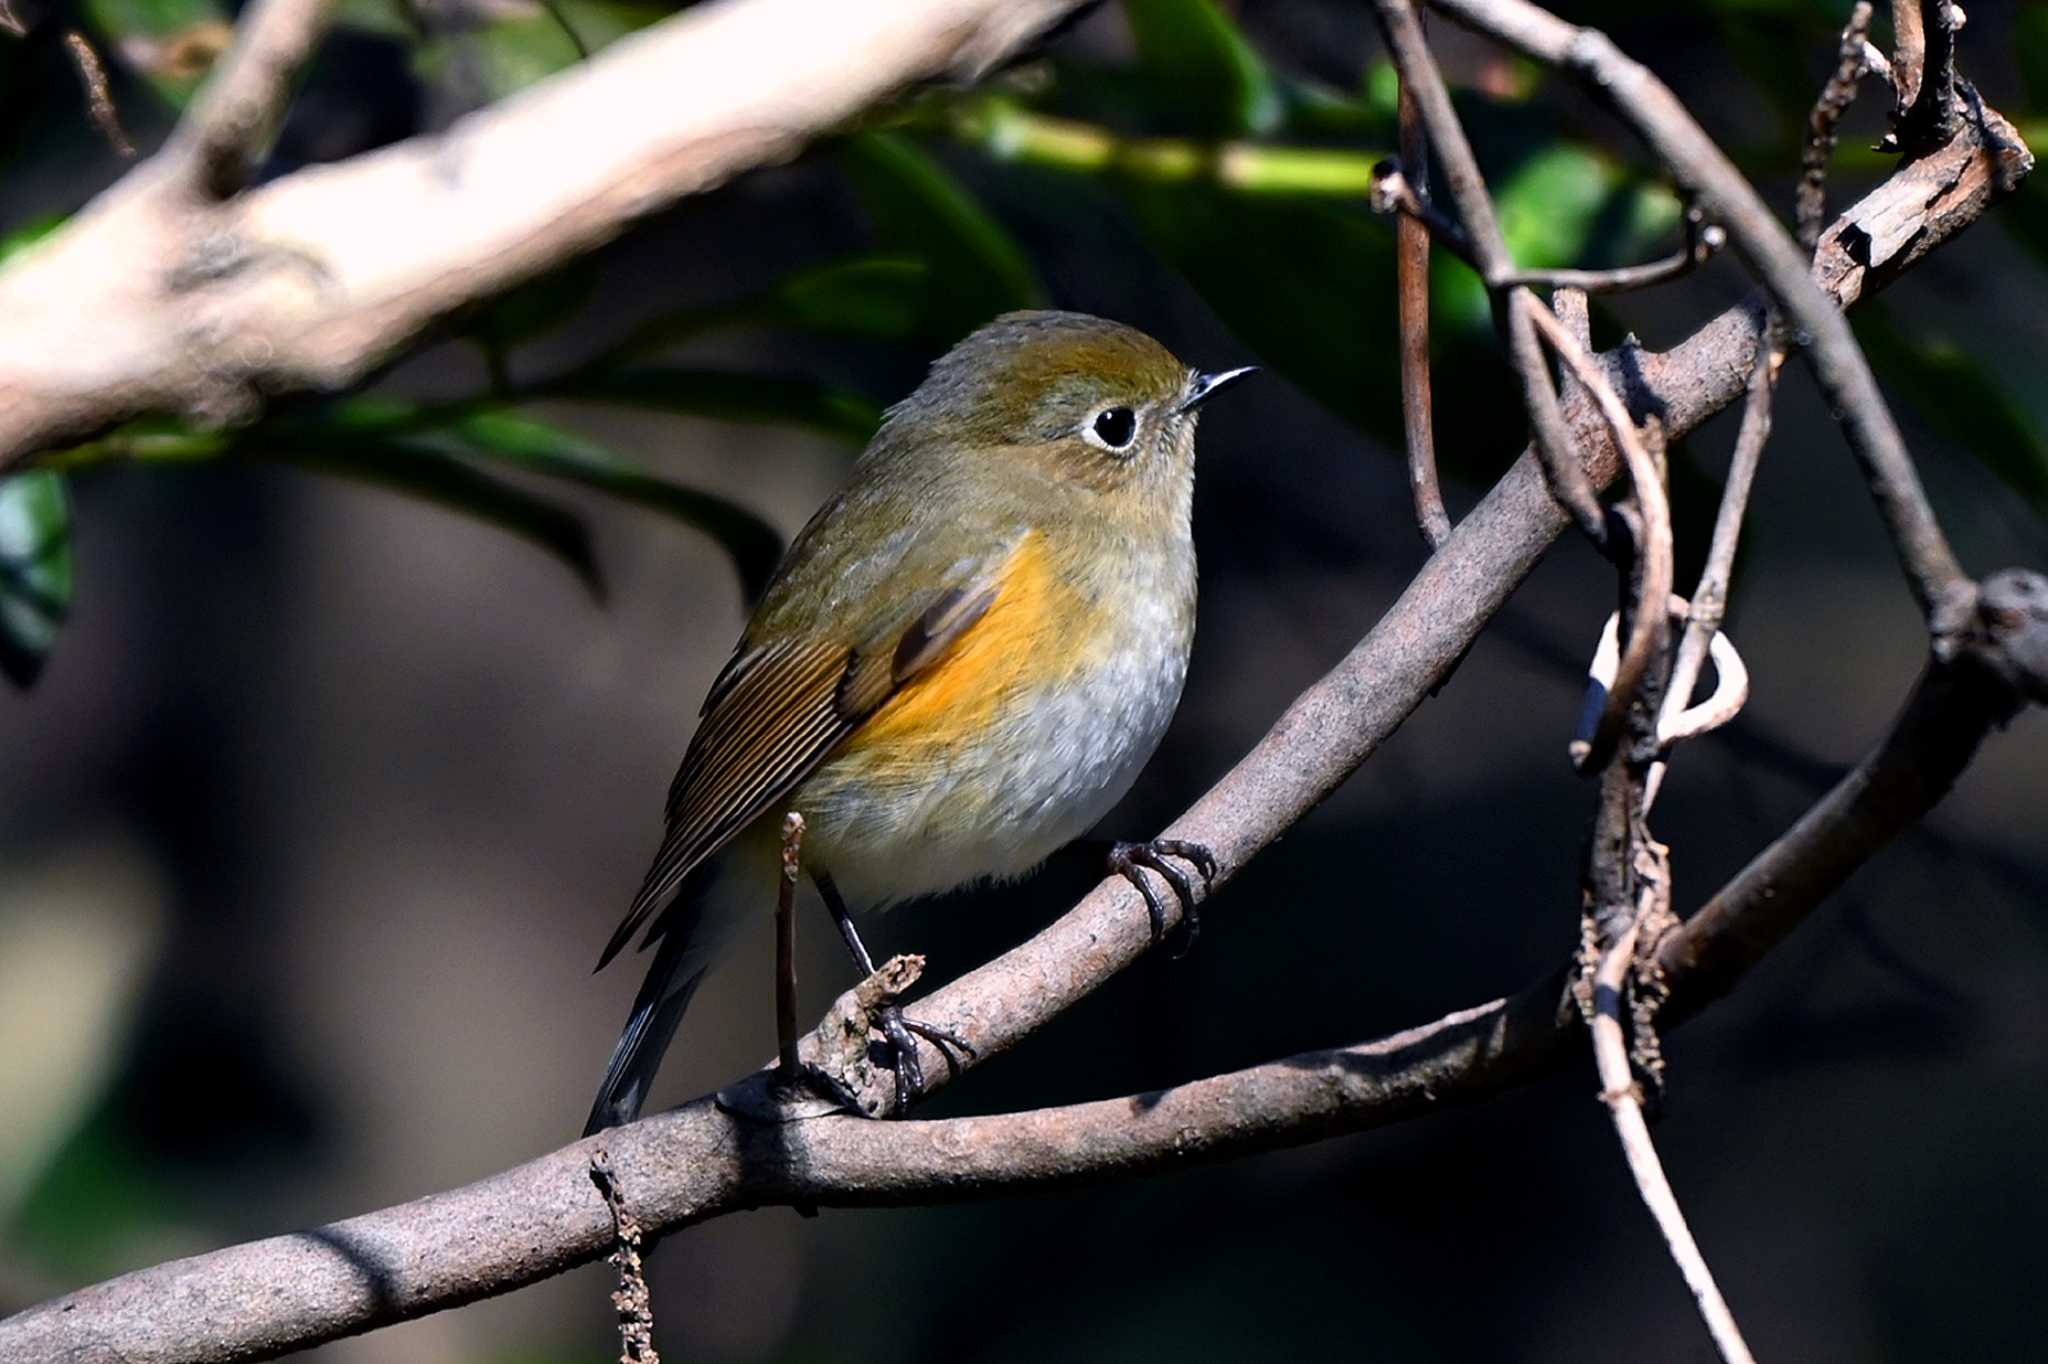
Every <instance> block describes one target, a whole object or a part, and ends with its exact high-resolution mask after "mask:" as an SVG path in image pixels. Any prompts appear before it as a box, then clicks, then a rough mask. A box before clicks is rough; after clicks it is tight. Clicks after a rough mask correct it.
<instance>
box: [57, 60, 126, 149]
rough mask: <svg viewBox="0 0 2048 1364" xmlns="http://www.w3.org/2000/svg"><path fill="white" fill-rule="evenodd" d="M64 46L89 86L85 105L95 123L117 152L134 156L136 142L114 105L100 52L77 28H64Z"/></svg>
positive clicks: (79, 75)
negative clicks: (123, 125)
mask: <svg viewBox="0 0 2048 1364" xmlns="http://www.w3.org/2000/svg"><path fill="white" fill-rule="evenodd" d="M64 50H65V51H66V52H67V53H69V54H70V56H71V64H72V66H74V67H76V68H77V69H78V83H79V84H80V85H82V86H84V87H85V108H86V112H87V113H89V114H91V115H92V122H93V126H94V127H95V128H98V129H99V130H100V136H101V137H104V138H105V139H107V145H108V146H110V147H112V148H113V149H114V154H115V155H116V156H120V157H123V158H127V157H132V156H134V155H135V144H134V143H133V142H130V141H129V140H128V134H127V132H126V131H124V130H123V129H122V127H121V111H120V110H118V109H116V108H115V107H114V95H113V92H112V91H111V90H109V89H108V88H107V68H106V67H105V65H103V64H102V63H101V61H100V54H99V53H98V52H95V51H94V50H93V46H92V43H91V41H90V40H88V39H87V38H86V36H85V35H84V34H83V33H80V32H79V31H78V30H77V29H75V28H72V29H66V30H65V31H64Z"/></svg>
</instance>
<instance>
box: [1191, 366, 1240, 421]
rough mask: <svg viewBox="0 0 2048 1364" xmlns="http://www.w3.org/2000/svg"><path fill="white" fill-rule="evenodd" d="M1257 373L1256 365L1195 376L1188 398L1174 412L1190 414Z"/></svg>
mask: <svg viewBox="0 0 2048 1364" xmlns="http://www.w3.org/2000/svg"><path fill="white" fill-rule="evenodd" d="M1258 372H1259V367H1258V366H1257V365H1244V366H1241V367H1239V368H1237V369H1219V370H1217V371H1216V372H1215V373H1213V374H1197V375H1196V376H1195V381H1194V383H1192V384H1190V385H1189V386H1188V396H1187V397H1185V398H1183V399H1181V400H1180V406H1179V407H1177V408H1175V409H1174V410H1175V411H1176V412H1181V413H1187V412H1192V411H1194V410H1195V409H1196V408H1198V407H1200V406H1201V405H1202V404H1203V403H1206V402H1208V401H1209V400H1210V399H1211V398H1213V397H1215V396H1216V395H1217V394H1218V393H1221V392H1222V391H1223V390H1224V389H1226V388H1228V387H1230V385H1232V384H1234V383H1236V382H1237V381H1238V380H1239V379H1242V378H1244V376H1245V375H1247V374H1257V373H1258Z"/></svg>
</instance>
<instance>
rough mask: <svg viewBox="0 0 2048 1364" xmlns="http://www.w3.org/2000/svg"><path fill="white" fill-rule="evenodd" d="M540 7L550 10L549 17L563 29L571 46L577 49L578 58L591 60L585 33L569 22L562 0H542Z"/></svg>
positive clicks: (557, 26)
mask: <svg viewBox="0 0 2048 1364" xmlns="http://www.w3.org/2000/svg"><path fill="white" fill-rule="evenodd" d="M540 7H541V8H542V9H544V10H546V11H547V12H548V18H550V19H552V20H554V21H555V27H556V28H558V29H560V30H562V36H563V37H565V38H567V39H568V40H569V46H570V47H573V48H575V49H576V60H577V61H579V62H587V61H589V60H590V47H589V45H588V44H586V43H585V42H584V41H583V35H582V34H580V33H578V32H577V31H576V25H574V24H572V23H570V22H569V16H568V15H567V14H565V13H563V11H562V6H561V2H560V0H540Z"/></svg>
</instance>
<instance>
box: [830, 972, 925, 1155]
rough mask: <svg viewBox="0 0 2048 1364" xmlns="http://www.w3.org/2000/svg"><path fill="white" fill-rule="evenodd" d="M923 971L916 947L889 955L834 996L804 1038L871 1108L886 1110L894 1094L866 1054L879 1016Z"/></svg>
mask: <svg viewBox="0 0 2048 1364" xmlns="http://www.w3.org/2000/svg"><path fill="white" fill-rule="evenodd" d="M923 974H924V958H923V957H922V956H921V955H919V954H917V953H914V952H912V953H905V954H901V955H898V956H894V957H891V958H889V960H887V961H885V962H883V963H882V964H881V965H880V966H879V967H877V968H876V969H875V973H874V974H873V975H871V976H869V977H868V978H867V979H865V980H863V981H861V982H860V983H859V984H858V985H856V986H854V987H853V988H852V989H851V990H848V991H847V992H846V993H845V994H843V995H841V996H839V998H838V999H835V1000H833V1001H832V1007H831V1009H830V1010H828V1011H827V1012H826V1014H825V1018H824V1021H823V1022H821V1023H819V1024H818V1027H817V1030H816V1031H815V1032H813V1033H812V1034H811V1036H810V1038H809V1039H807V1041H808V1043H809V1044H810V1046H811V1047H813V1048H815V1051H814V1053H813V1055H814V1059H815V1062H816V1064H817V1066H818V1068H819V1069H820V1070H822V1071H823V1072H824V1073H825V1074H826V1075H827V1076H829V1077H831V1078H832V1079H833V1080H836V1081H838V1082H839V1083H840V1084H843V1085H844V1086H845V1087H846V1088H847V1090H848V1091H850V1092H851V1093H853V1094H854V1095H857V1096H859V1097H860V1099H861V1100H862V1107H863V1108H864V1109H865V1110H866V1111H867V1112H869V1113H870V1114H874V1115H877V1116H879V1115H880V1114H882V1113H884V1112H886V1111H888V1107H889V1104H890V1102H891V1101H892V1100H893V1098H894V1095H895V1081H894V1078H893V1076H892V1075H891V1074H890V1073H889V1072H887V1071H886V1070H884V1069H883V1068H881V1067H879V1066H877V1065H876V1064H875V1063H874V1060H873V1058H872V1057H871V1056H870V1055H869V1051H870V1044H871V1040H872V1038H873V1037H875V1036H876V1035H878V1029H879V1027H880V1024H879V1022H878V1016H879V1015H880V1014H881V1012H882V1010H884V1009H886V1008H888V1007H889V1006H890V1005H891V1004H894V1003H895V1002H896V1001H897V1000H898V999H900V998H902V997H903V996H904V995H906V994H908V993H909V992H910V988H911V987H912V986H913V985H915V984H917V981H918V977H920V976H922V975H923Z"/></svg>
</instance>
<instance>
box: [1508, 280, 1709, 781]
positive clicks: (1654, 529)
mask: <svg viewBox="0 0 2048 1364" xmlns="http://www.w3.org/2000/svg"><path fill="white" fill-rule="evenodd" d="M1523 297H1527V298H1529V300H1530V302H1529V304H1528V305H1527V306H1528V308H1529V319H1530V321H1531V322H1532V323H1534V324H1535V326H1536V329H1537V330H1538V331H1540V332H1541V333H1542V334H1543V339H1544V340H1545V341H1546V342H1548V343H1549V345H1550V348H1551V349H1552V350H1554V351H1556V352H1557V354H1558V356H1559V358H1561V359H1562V360H1563V361H1564V362H1565V368H1566V369H1568V370H1569V371H1570V372H1571V374H1572V377H1574V378H1575V379H1577V380H1578V381H1579V382H1580V383H1581V384H1583V385H1584V386H1585V388H1586V390H1587V392H1589V393H1591V394H1592V395H1593V401H1594V403H1595V404H1596V405H1597V406H1598V407H1599V409H1600V415H1601V416H1602V417H1604V418H1605V419H1606V421H1607V429H1608V431H1609V433H1610V435H1611V437H1612V439H1613V440H1614V443H1615V445H1616V447H1617V448H1618V449H1619V450H1620V451H1621V455H1622V462H1623V464H1624V465H1626V466H1627V468H1628V471H1629V486H1630V487H1631V489H1632V490H1633V491H1634V494H1635V499H1636V506H1637V508H1638V512H1639V516H1640V520H1641V527H1640V533H1636V534H1632V536H1631V540H1632V554H1631V557H1632V558H1633V560H1634V562H1635V564H1636V570H1637V574H1638V575H1639V577H1640V582H1639V583H1638V584H1637V591H1636V592H1635V597H1636V604H1635V607H1634V609H1632V610H1631V611H1629V612H1628V615H1629V618H1630V619H1629V636H1628V644H1627V645H1626V646H1625V647H1624V648H1623V649H1622V651H1621V660H1620V662H1619V663H1618V664H1617V665H1616V667H1615V670H1614V681H1613V683H1612V685H1611V686H1609V688H1608V691H1607V700H1606V704H1605V706H1604V708H1603V709H1602V712H1601V716H1600V719H1599V721H1598V722H1597V723H1596V724H1595V726H1594V728H1593V733H1592V735H1591V736H1590V737H1589V738H1588V739H1587V740H1586V742H1585V746H1584V747H1583V748H1580V747H1579V746H1578V745H1577V744H1574V745H1573V763H1574V765H1575V766H1577V768H1578V769H1579V770H1580V771H1581V772H1598V771H1599V770H1600V769H1602V768H1603V767H1605V766H1606V765H1607V761H1608V759H1609V758H1610V757H1612V756H1613V754H1614V747H1615V744H1616V743H1617V742H1618V741H1619V740H1620V738H1621V730H1622V721H1623V720H1624V719H1625V718H1626V716H1627V714H1628V710H1629V707H1630V706H1631V705H1632V704H1633V703H1634V701H1635V698H1636V690H1637V688H1638V687H1639V686H1641V684H1642V681H1643V678H1644V677H1645V676H1646V675H1647V674H1648V672H1649V669H1650V662H1651V660H1652V659H1653V658H1655V657H1657V656H1659V655H1660V654H1661V653H1662V652H1663V646H1664V634H1665V628H1666V625H1667V622H1668V621H1669V619H1670V613H1669V609H1668V607H1667V606H1666V603H1667V602H1669V601H1670V599H1671V586H1672V566H1671V503H1670V499H1669V498H1667V497H1666V496H1665V493H1664V473H1663V470H1662V469H1660V468H1659V467H1658V462H1657V461H1656V460H1654V459H1652V458H1651V456H1650V452H1649V450H1648V448H1647V447H1646V446H1645V445H1644V443H1643V439H1642V436H1641V434H1640V433H1638V432H1637V430H1636V424H1635V417H1634V415H1633V414H1631V413H1630V412H1629V410H1628V405H1627V404H1625V403H1624V402H1622V400H1621V395H1620V394H1618V393H1616V392H1615V391H1614V385H1612V384H1610V383H1609V382H1608V381H1607V375H1606V374H1605V373H1604V372H1603V371H1602V370H1601V369H1600V367H1599V365H1597V364H1596V363H1594V360H1593V357H1592V356H1590V355H1588V354H1587V353H1586V351H1585V349H1584V348H1583V347H1581V346H1580V345H1579V343H1578V340H1577V338H1575V337H1574V336H1573V335H1572V334H1571V332H1570V331H1569V330H1568V329H1567V328H1566V327H1565V325H1564V323H1562V322H1560V321H1558V319H1557V317H1556V315H1555V314H1553V313H1552V312H1551V311H1550V310H1549V309H1548V308H1546V307H1544V306H1543V305H1542V304H1541V303H1537V302H1536V301H1535V299H1534V296H1533V295H1523Z"/></svg>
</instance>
